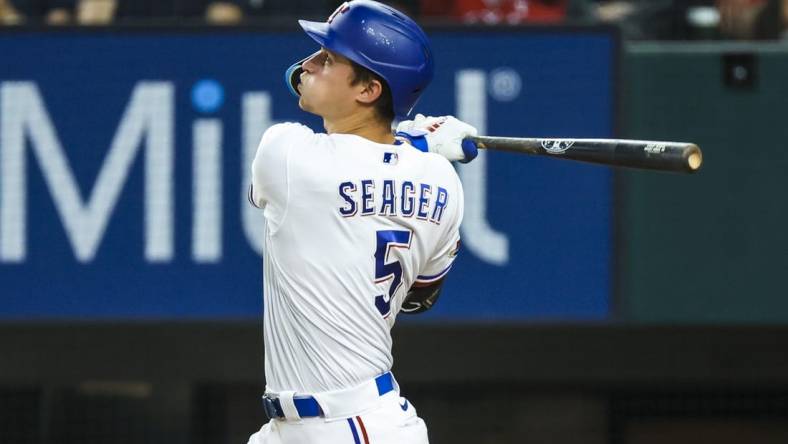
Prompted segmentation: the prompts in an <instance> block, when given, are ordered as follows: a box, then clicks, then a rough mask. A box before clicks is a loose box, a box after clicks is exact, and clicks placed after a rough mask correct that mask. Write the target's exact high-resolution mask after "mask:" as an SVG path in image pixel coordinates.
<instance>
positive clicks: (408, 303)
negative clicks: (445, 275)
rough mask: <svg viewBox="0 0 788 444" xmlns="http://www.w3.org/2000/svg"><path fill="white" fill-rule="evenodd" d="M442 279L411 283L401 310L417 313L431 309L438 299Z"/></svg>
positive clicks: (407, 312)
mask: <svg viewBox="0 0 788 444" xmlns="http://www.w3.org/2000/svg"><path fill="white" fill-rule="evenodd" d="M443 281H444V279H441V280H439V281H436V282H430V283H429V284H419V283H418V282H417V283H415V284H413V286H412V287H411V288H410V290H409V291H408V295H407V296H405V301H404V302H403V303H402V308H401V311H402V312H403V313H406V314H418V313H423V312H425V311H427V310H429V309H431V308H432V307H433V305H435V302H437V301H438V296H440V293H441V289H442V288H443Z"/></svg>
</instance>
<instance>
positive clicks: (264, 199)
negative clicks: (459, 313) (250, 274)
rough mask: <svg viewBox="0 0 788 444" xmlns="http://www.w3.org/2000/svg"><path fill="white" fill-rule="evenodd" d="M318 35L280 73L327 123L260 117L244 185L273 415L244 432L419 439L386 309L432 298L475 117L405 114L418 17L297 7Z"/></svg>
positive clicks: (307, 438) (454, 246)
mask: <svg viewBox="0 0 788 444" xmlns="http://www.w3.org/2000/svg"><path fill="white" fill-rule="evenodd" d="M299 23H300V24H301V27H302V28H303V29H304V31H306V33H307V34H308V35H309V37H311V38H312V39H314V40H315V41H316V42H317V43H318V44H319V45H320V50H319V51H317V52H316V53H314V54H312V55H311V56H309V57H307V58H305V59H304V60H302V61H300V62H298V63H296V64H295V65H293V66H292V67H291V68H290V69H288V71H287V75H286V80H287V82H288V86H289V87H290V88H291V90H292V91H293V92H294V93H295V94H296V95H297V96H298V97H299V106H300V107H301V108H302V109H303V110H305V111H307V112H310V113H313V114H316V115H319V116H321V117H322V118H323V125H324V127H325V130H326V134H318V133H315V132H313V131H312V130H310V129H309V128H307V127H305V126H302V125H300V124H297V123H284V124H278V125H274V126H272V127H270V128H269V129H268V130H267V131H266V132H265V134H264V135H263V137H262V140H261V142H260V145H259V147H258V150H257V154H256V157H255V159H254V162H253V164H252V184H251V187H250V190H249V198H250V201H251V202H252V204H253V205H255V206H257V207H259V208H262V209H263V214H264V216H265V220H266V225H265V255H264V270H263V272H264V278H265V279H264V308H265V313H264V336H265V337H264V339H265V354H266V356H265V377H266V393H265V396H264V397H263V404H264V407H265V411H266V414H267V415H268V417H269V418H270V419H271V420H270V421H269V422H268V423H267V424H265V425H264V426H263V427H262V429H260V431H258V432H257V433H255V434H253V435H252V436H251V437H250V439H249V443H251V444H279V443H286V444H294V443H329V444H334V443H337V444H339V443H348V444H362V443H364V444H370V443H374V444H383V443H398V444H400V443H427V442H428V439H427V428H426V426H425V424H424V422H423V421H422V420H421V418H419V417H418V416H417V414H416V410H415V408H414V407H413V405H412V404H410V403H409V402H408V400H407V399H405V398H404V397H401V396H400V390H399V386H398V384H397V382H396V380H395V379H394V376H393V375H392V374H391V371H390V370H391V367H392V363H393V359H392V355H391V345H392V343H391V342H392V341H391V334H390V330H391V327H392V326H393V325H394V320H395V319H396V317H397V315H398V314H399V313H418V312H422V311H424V310H427V309H429V308H430V307H431V306H432V304H434V303H435V301H436V299H437V298H438V294H439V293H440V289H441V285H442V283H443V281H444V279H445V277H446V274H447V273H448V272H449V269H450V268H451V265H452V262H453V261H454V258H455V256H456V255H457V251H458V249H459V244H460V242H459V226H460V222H461V220H462V214H463V192H462V186H461V184H460V181H459V179H458V177H457V174H456V173H455V171H454V168H453V167H452V165H451V163H450V162H449V160H459V161H469V160H471V159H472V158H473V157H475V155H476V147H475V146H474V145H473V144H472V143H468V142H463V139H464V138H465V137H467V136H470V135H475V134H476V130H475V129H474V128H473V127H471V126H469V125H467V124H465V123H463V122H460V121H459V120H457V119H455V118H453V117H450V116H449V117H438V118H435V117H424V116H421V115H418V116H417V117H416V118H415V119H414V120H406V121H402V122H401V123H400V124H399V125H398V127H397V132H396V134H395V133H394V132H392V122H393V121H394V120H395V119H402V118H404V117H406V116H407V115H409V113H410V112H411V110H412V109H413V107H414V106H415V104H416V102H417V100H418V99H419V96H420V95H421V93H422V92H423V90H424V88H426V87H427V85H428V84H429V82H430V81H431V79H432V76H433V57H432V52H431V49H430V45H429V41H428V40H427V37H426V36H425V34H424V32H423V31H422V30H421V29H420V28H419V27H418V25H416V24H415V23H414V22H413V21H412V20H411V19H410V18H408V17H407V16H405V15H404V14H402V13H400V12H399V11H396V10H394V9H392V8H390V7H388V6H385V5H383V4H380V3H377V2H373V1H367V0H358V1H353V2H349V3H345V4H343V5H342V6H340V7H339V8H338V9H337V10H336V11H335V12H334V13H333V14H332V15H331V16H330V17H329V18H328V20H327V22H325V23H318V22H307V21H303V20H301V21H299Z"/></svg>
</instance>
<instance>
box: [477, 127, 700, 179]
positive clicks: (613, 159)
mask: <svg viewBox="0 0 788 444" xmlns="http://www.w3.org/2000/svg"><path fill="white" fill-rule="evenodd" d="M467 139H470V140H471V141H473V142H474V143H476V146H477V147H479V148H486V149H492V150H500V151H510V152H515V153H525V154H534V155H537V156H550V157H556V158H564V159H572V160H579V161H582V162H591V163H597V164H602V165H611V166H623V167H629V168H645V169H650V170H660V171H673V172H677V173H694V172H695V171H697V170H698V169H699V168H700V166H701V164H702V163H703V154H702V153H701V151H700V148H699V147H698V145H695V144H694V143H685V142H656V141H648V140H626V139H539V138H521V137H490V136H471V137H468V138H467Z"/></svg>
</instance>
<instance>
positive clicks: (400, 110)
mask: <svg viewBox="0 0 788 444" xmlns="http://www.w3.org/2000/svg"><path fill="white" fill-rule="evenodd" d="M298 23H299V24H300V25H301V27H302V28H303V29H304V31H306V33H307V35H309V37H312V39H313V40H315V41H316V42H317V43H319V44H320V46H323V47H325V48H327V49H330V50H331V51H334V52H336V53H338V54H341V55H343V56H345V57H347V58H348V59H350V60H352V61H354V62H356V63H358V64H359V65H361V66H363V67H365V68H367V69H369V70H370V71H372V72H374V73H375V74H377V75H379V76H380V77H382V78H383V79H384V80H385V81H386V83H387V84H388V86H389V89H390V90H391V99H392V102H393V106H394V114H395V115H396V116H397V117H407V116H408V114H410V112H411V110H413V107H414V106H416V102H417V101H418V100H419V96H421V93H422V91H424V89H425V88H426V87H427V85H429V83H430V81H431V80H432V76H433V72H434V64H433V60H432V50H431V49H430V42H429V40H428V39H427V36H426V35H425V34H424V31H422V30H421V28H419V25H417V24H416V23H415V22H414V21H413V20H411V19H410V18H409V17H408V16H406V15H405V14H403V13H401V12H399V11H397V10H396V9H394V8H392V7H390V6H386V5H384V4H382V3H378V2H375V1H371V0H356V1H350V2H346V3H344V4H343V5H342V6H340V7H339V8H337V10H336V11H334V13H333V14H331V16H330V17H329V18H328V20H327V21H326V22H325V23H320V22H310V21H306V20H299V21H298ZM307 59H308V57H307ZM307 59H304V60H301V61H300V62H298V63H295V64H294V65H293V66H291V67H290V68H289V69H288V70H287V72H286V73H285V81H286V82H287V86H288V87H289V88H290V91H291V92H292V93H293V94H295V95H296V96H298V95H299V94H298V90H297V89H296V86H297V85H298V83H299V81H300V79H299V76H300V74H301V72H302V71H303V70H302V68H301V64H302V63H303V62H304V61H306V60H307Z"/></svg>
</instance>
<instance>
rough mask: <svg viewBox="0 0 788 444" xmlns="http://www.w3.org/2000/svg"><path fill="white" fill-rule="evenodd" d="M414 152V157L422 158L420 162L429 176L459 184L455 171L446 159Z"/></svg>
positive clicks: (434, 154) (432, 154)
mask: <svg viewBox="0 0 788 444" xmlns="http://www.w3.org/2000/svg"><path fill="white" fill-rule="evenodd" d="M415 151H416V155H417V156H420V157H421V158H422V159H421V162H423V163H424V164H425V166H426V168H427V170H428V171H429V174H431V175H435V176H438V177H441V178H445V179H449V180H452V181H456V182H457V183H459V180H460V178H459V176H458V175H457V170H455V169H454V165H453V164H452V163H451V162H450V161H449V160H448V159H446V158H445V157H443V156H442V155H440V154H437V153H429V152H427V153H425V152H421V151H418V150H415Z"/></svg>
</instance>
